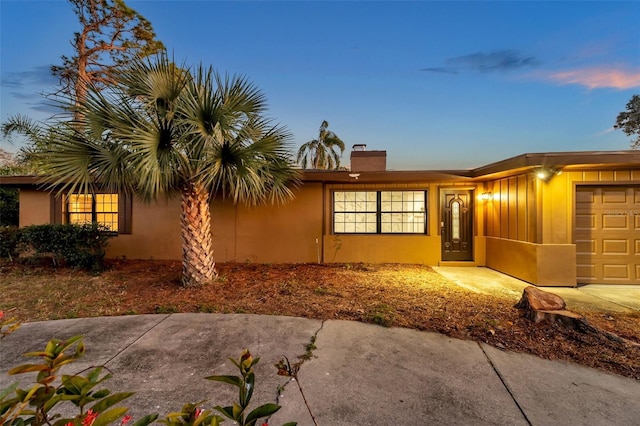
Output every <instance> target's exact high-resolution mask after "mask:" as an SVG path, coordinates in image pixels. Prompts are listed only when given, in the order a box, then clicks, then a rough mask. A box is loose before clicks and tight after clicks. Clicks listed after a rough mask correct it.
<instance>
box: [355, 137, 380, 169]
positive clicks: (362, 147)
mask: <svg viewBox="0 0 640 426" xmlns="http://www.w3.org/2000/svg"><path fill="white" fill-rule="evenodd" d="M385 170H387V151H367V145H366V144H356V145H353V147H352V148H351V171H352V172H384V171H385Z"/></svg>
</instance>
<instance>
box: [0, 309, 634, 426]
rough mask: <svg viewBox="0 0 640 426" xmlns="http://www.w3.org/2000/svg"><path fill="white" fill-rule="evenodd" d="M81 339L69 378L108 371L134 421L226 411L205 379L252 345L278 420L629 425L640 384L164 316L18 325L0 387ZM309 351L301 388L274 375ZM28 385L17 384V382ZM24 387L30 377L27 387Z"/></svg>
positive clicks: (491, 353)
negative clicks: (46, 354)
mask: <svg viewBox="0 0 640 426" xmlns="http://www.w3.org/2000/svg"><path fill="white" fill-rule="evenodd" d="M74 335H83V336H85V343H86V345H87V355H86V357H85V358H83V359H82V361H81V362H79V363H77V364H73V365H71V366H70V368H68V369H67V370H66V372H67V373H72V372H77V371H80V370H82V369H84V368H87V367H89V366H91V365H99V364H105V365H106V366H107V367H109V369H110V370H111V372H112V373H113V375H114V378H113V379H111V380H110V381H109V382H108V383H107V385H108V387H109V388H111V389H112V390H119V391H125V390H126V391H134V392H136V394H135V395H134V396H133V397H132V398H130V399H129V400H127V401H125V403H126V404H125V403H123V404H121V405H125V406H128V407H130V409H131V414H132V415H133V416H134V419H137V418H139V417H140V416H142V415H143V414H147V413H152V412H157V413H160V414H161V415H164V414H166V413H168V412H170V411H174V410H178V409H180V407H181V406H182V405H183V404H184V403H185V402H196V401H201V400H203V399H206V400H207V402H205V403H204V404H203V405H204V406H205V407H207V408H211V407H212V406H214V405H217V404H222V405H226V404H230V403H231V402H233V401H234V398H236V396H237V395H236V394H237V392H236V391H235V388H232V387H231V386H228V385H225V384H221V383H216V382H210V381H207V380H204V379H203V378H204V377H206V376H209V375H213V374H235V370H234V368H233V366H232V364H231V362H230V361H229V360H228V357H233V358H237V357H238V355H239V354H240V352H241V350H242V349H243V348H249V349H250V350H251V351H252V353H253V354H254V355H255V356H259V357H260V358H261V360H260V363H259V364H258V365H257V366H256V375H257V389H256V392H255V396H254V402H256V403H265V402H276V401H277V402H278V403H279V404H281V405H282V407H283V408H282V409H281V410H280V411H279V412H278V413H276V414H275V415H274V416H273V418H272V419H271V420H270V422H269V423H270V424H273V425H279V424H282V423H284V422H287V421H297V422H298V424H299V425H301V426H308V425H326V426H340V425H345V426H346V425H363V426H364V425H385V426H386V425H588V424H590V425H632V424H637V422H638V419H640V404H638V395H640V381H636V380H633V379H629V378H625V377H620V376H616V375H611V374H606V373H603V372H600V371H597V370H592V369H589V368H585V367H581V366H578V365H574V364H570V363H566V362H558V361H548V360H543V359H540V358H537V357H534V356H530V355H521V354H515V353H509V352H503V351H500V350H498V349H496V348H493V347H490V346H487V345H484V344H478V343H476V342H473V341H467V340H457V339H452V338H449V337H446V336H443V335H439V334H435V333H426V332H420V331H415V330H408V329H401V328H383V327H379V326H375V325H370V324H362V323H358V322H351V321H337V320H336V321H331V320H330V321H320V320H312V319H304V318H290V317H279V316H258V315H237V314H231V315H224V314H170V315H140V316H122V317H104V318H88V319H85V318H83V319H69V320H60V321H47V322H39V323H29V324H23V325H22V327H21V328H20V329H19V330H18V331H17V332H15V333H13V334H11V335H9V336H8V337H7V338H6V339H3V340H2V341H1V342H0V372H3V373H0V389H1V388H4V387H6V386H8V385H9V384H10V383H12V382H13V381H15V380H16V379H17V377H9V376H7V375H6V374H4V372H6V371H7V370H8V369H9V368H11V367H13V366H16V365H19V364H22V363H25V362H26V361H27V360H26V359H24V358H23V357H22V356H21V354H23V353H25V352H28V351H34V350H41V349H43V348H44V345H45V343H46V342H47V341H48V340H49V339H50V338H52V337H57V338H61V339H65V338H68V337H70V336H74ZM313 336H315V337H316V340H315V345H316V347H317V349H315V350H313V357H312V358H311V359H309V360H308V361H305V362H304V364H302V366H301V368H300V372H299V375H298V379H299V380H298V381H294V380H290V379H289V378H287V377H282V376H278V375H276V369H275V367H274V364H275V363H277V362H278V361H279V360H280V359H282V357H283V356H286V357H287V358H288V359H289V360H291V361H292V362H293V361H297V360H298V356H299V355H302V354H303V353H305V351H306V349H305V348H306V345H308V344H309V343H310V342H311V339H312V337H313ZM23 379H24V378H23ZM27 382H28V381H27Z"/></svg>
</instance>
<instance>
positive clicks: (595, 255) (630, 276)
mask: <svg viewBox="0 0 640 426" xmlns="http://www.w3.org/2000/svg"><path fill="white" fill-rule="evenodd" d="M575 200H576V210H575V214H576V218H575V232H574V240H575V243H576V254H577V264H578V268H577V278H578V284H640V186H578V187H576V197H575Z"/></svg>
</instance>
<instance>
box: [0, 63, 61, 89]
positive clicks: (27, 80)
mask: <svg viewBox="0 0 640 426" xmlns="http://www.w3.org/2000/svg"><path fill="white" fill-rule="evenodd" d="M57 84H58V78H57V77H55V76H53V75H52V74H51V67H50V66H48V65H41V66H37V67H35V68H33V69H32V70H29V71H20V72H10V73H6V74H4V75H3V76H2V79H0V86H2V87H10V88H22V87H25V86H41V87H42V86H46V87H50V86H55V85H57Z"/></svg>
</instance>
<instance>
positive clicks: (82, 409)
mask: <svg viewBox="0 0 640 426" xmlns="http://www.w3.org/2000/svg"><path fill="white" fill-rule="evenodd" d="M85 351H86V349H85V346H84V343H83V342H82V337H81V336H75V337H71V338H69V339H67V340H60V339H51V340H50V341H49V343H48V344H47V345H46V347H45V349H44V351H37V352H29V353H26V354H25V356H28V357H32V358H39V359H40V363H28V364H23V365H20V366H18V367H15V368H12V369H11V370H9V374H11V375H14V374H23V373H34V372H37V373H38V375H37V377H36V382H35V383H33V384H32V386H31V388H28V387H27V388H24V389H23V388H20V387H19V386H20V385H19V383H18V382H16V383H14V384H13V385H11V386H9V387H8V388H6V389H4V390H3V389H0V425H2V426H26V425H29V426H107V425H120V426H124V425H126V424H127V423H129V422H130V421H131V420H132V418H131V416H130V415H127V411H128V410H129V409H128V408H127V407H120V406H119V404H120V403H121V402H122V401H124V400H125V399H127V398H129V397H131V396H132V395H133V393H132V392H120V393H113V392H111V390H110V389H108V388H106V387H103V386H104V382H105V381H106V380H108V379H110V378H111V373H110V372H109V370H108V369H107V368H106V367H104V366H98V367H91V368H88V369H86V370H83V371H82V372H81V373H78V374H75V375H68V374H61V373H60V369H61V367H63V366H65V365H68V364H71V363H73V362H75V361H77V360H78V359H80V358H82V357H83V356H84V354H85ZM230 360H231V362H233V364H234V365H235V366H236V367H237V368H238V370H239V372H240V375H225V376H210V377H207V378H206V379H207V380H213V381H216V382H221V383H227V384H230V385H233V386H236V387H237V388H238V400H237V401H236V402H233V405H227V406H221V405H214V406H213V408H212V409H206V408H202V406H201V405H202V404H203V403H204V402H206V401H200V402H197V403H188V404H185V405H184V406H183V407H182V409H181V410H180V411H176V412H171V413H169V414H167V417H166V418H165V419H163V420H158V423H161V424H164V425H166V426H219V425H220V424H221V423H223V422H224V421H225V420H226V419H225V417H226V418H227V419H229V420H231V421H233V424H234V425H238V426H257V425H258V422H259V421H260V420H261V419H264V418H267V419H268V418H269V417H270V416H271V415H272V414H274V413H275V412H276V411H278V410H279V409H280V408H281V407H280V406H279V405H278V404H273V403H267V404H263V405H260V406H259V407H257V408H254V409H253V410H252V411H251V412H248V411H249V409H248V407H249V405H250V403H251V398H252V396H253V391H254V389H255V386H256V383H255V382H256V378H255V374H254V372H253V366H254V365H255V364H257V362H258V360H259V358H255V359H254V358H253V356H252V355H251V353H250V352H249V351H248V350H246V349H245V350H244V351H243V352H242V353H241V354H240V358H239V359H238V360H235V359H233V358H230ZM105 370H106V373H105ZM62 405H65V406H67V407H68V408H67V409H66V411H65V412H66V413H70V412H73V411H77V412H78V414H76V415H75V416H74V417H67V418H62V414H60V413H59V412H57V411H58V410H57V407H60V406H62ZM71 405H73V406H75V410H73V409H71ZM60 411H62V410H60ZM216 412H217V413H219V414H222V416H220V415H218V414H216ZM157 419H158V414H155V413H154V414H148V415H146V416H144V417H142V418H140V419H139V420H138V421H136V422H135V423H132V424H131V426H148V425H150V424H151V423H153V422H155V421H156V420H157ZM259 424H262V425H265V424H268V422H267V421H265V422H264V423H263V422H260V423H259ZM283 426H296V423H295V422H289V423H286V424H284V425H283Z"/></svg>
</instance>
